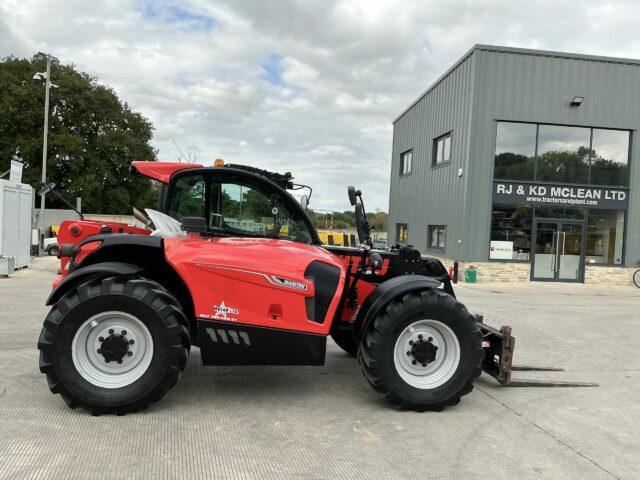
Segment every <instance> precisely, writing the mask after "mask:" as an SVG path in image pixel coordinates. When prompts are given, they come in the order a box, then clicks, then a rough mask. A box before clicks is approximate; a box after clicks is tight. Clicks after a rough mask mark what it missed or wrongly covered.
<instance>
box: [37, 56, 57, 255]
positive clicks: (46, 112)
mask: <svg viewBox="0 0 640 480" xmlns="http://www.w3.org/2000/svg"><path fill="white" fill-rule="evenodd" d="M36 58H38V59H46V61H47V70H46V72H38V73H36V74H35V75H34V76H33V79H34V80H37V81H40V80H42V79H44V80H45V94H44V135H43V138H42V184H43V185H46V183H47V137H48V135H49V90H50V89H51V87H52V86H53V87H54V88H55V87H57V85H53V84H52V83H51V61H52V60H53V61H57V58H55V57H53V56H51V55H50V54H48V53H38V54H37V55H36ZM44 196H45V194H44V193H42V194H41V195H40V221H39V225H38V229H39V238H38V240H39V242H38V245H39V247H40V250H41V249H42V238H43V237H42V235H44Z"/></svg>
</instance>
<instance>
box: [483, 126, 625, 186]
mask: <svg viewBox="0 0 640 480" xmlns="http://www.w3.org/2000/svg"><path fill="white" fill-rule="evenodd" d="M630 137H631V134H630V132H629V131H628V130H607V129H601V128H587V127H570V126H562V125H546V124H535V123H517V122H498V125H497V132H496V152H495V162H494V175H493V176H494V179H496V180H522V181H540V182H556V183H577V184H591V185H603V186H615V187H628V186H629V144H630Z"/></svg>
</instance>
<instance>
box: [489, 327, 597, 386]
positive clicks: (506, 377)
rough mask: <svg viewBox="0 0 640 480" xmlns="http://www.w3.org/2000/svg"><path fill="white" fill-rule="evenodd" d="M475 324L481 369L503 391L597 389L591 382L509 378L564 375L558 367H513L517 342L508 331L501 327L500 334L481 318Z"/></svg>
mask: <svg viewBox="0 0 640 480" xmlns="http://www.w3.org/2000/svg"><path fill="white" fill-rule="evenodd" d="M476 321H477V322H478V323H479V324H480V330H482V348H484V361H483V362H482V369H483V370H484V371H485V372H486V373H488V374H489V375H491V376H492V377H494V378H495V379H496V380H497V381H498V383H500V384H501V385H503V386H505V387H597V386H598V384H597V383H590V382H561V381H556V380H551V381H550V380H531V379H516V380H513V379H512V378H511V372H564V369H563V368H558V367H535V366H529V365H513V351H514V349H515V344H516V339H515V337H513V336H512V335H511V327H509V326H503V327H502V328H501V329H500V330H497V329H495V328H493V327H490V326H488V325H485V324H484V319H483V317H482V315H476Z"/></svg>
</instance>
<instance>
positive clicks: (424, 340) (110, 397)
mask: <svg viewBox="0 0 640 480" xmlns="http://www.w3.org/2000/svg"><path fill="white" fill-rule="evenodd" d="M133 169H134V171H136V172H138V173H140V174H143V175H146V176H148V177H150V178H153V179H155V180H158V181H160V182H162V183H163V184H164V186H163V188H162V195H161V197H162V198H161V207H160V208H161V210H162V211H163V212H164V213H165V214H166V215H163V214H162V213H160V212H154V211H151V210H149V211H147V212H148V213H149V217H150V218H149V217H147V216H143V215H142V214H140V213H138V216H139V217H140V218H141V219H142V220H143V221H144V223H145V224H146V225H148V227H149V228H138V227H132V226H128V225H124V224H119V223H103V222H96V221H90V220H82V221H71V222H63V224H62V225H61V228H60V232H59V235H58V237H59V241H60V258H61V270H62V275H61V276H60V277H58V278H57V279H56V280H55V281H54V288H53V291H52V293H51V295H50V297H49V299H48V300H47V305H50V306H51V310H50V312H49V314H48V315H47V317H46V319H45V321H44V326H43V329H42V332H41V334H40V338H39V340H38V348H39V349H40V370H41V371H42V372H43V373H45V374H46V376H47V381H48V383H49V388H50V389H51V391H52V392H53V393H60V394H61V395H62V397H63V398H64V400H65V401H66V402H67V404H68V405H69V406H70V407H72V408H75V407H77V406H79V407H83V408H84V409H86V410H88V411H89V412H91V413H92V414H96V415H99V414H102V413H116V414H123V413H126V412H129V411H136V410H143V409H145V408H147V406H148V405H149V404H150V403H152V402H155V401H157V400H160V399H161V398H163V397H164V396H165V395H166V394H167V392H168V391H169V389H171V388H172V387H173V386H174V385H175V384H176V382H177V381H178V379H179V377H180V375H181V373H182V371H183V369H184V368H185V366H186V363H187V357H188V354H189V350H190V348H191V346H192V345H194V346H197V347H198V348H199V350H200V355H201V359H202V362H203V364H205V365H323V364H324V360H325V345H326V337H327V336H329V335H331V337H332V338H333V339H334V340H335V342H336V343H337V344H338V345H339V346H340V347H341V348H342V349H344V350H345V351H346V352H348V353H349V354H350V355H352V356H354V357H357V359H358V361H359V363H360V365H361V367H362V371H363V373H364V376H365V378H366V380H367V381H368V382H369V384H370V385H371V386H372V387H373V388H374V389H375V390H376V391H378V392H380V393H381V394H382V395H384V397H385V398H386V400H387V401H389V402H390V403H391V404H393V405H395V406H396V407H398V408H401V409H412V410H418V411H423V410H441V409H442V408H443V407H446V406H449V405H455V404H457V403H458V402H459V401H460V398H461V397H462V396H463V395H466V394H467V393H469V392H470V391H471V390H472V388H473V381H474V379H475V378H476V377H478V376H479V375H480V373H481V370H482V368H484V369H485V371H487V372H488V373H490V374H491V375H493V376H495V377H496V378H497V379H498V381H500V382H501V383H508V382H509V380H510V372H511V358H512V352H513V338H512V337H511V336H510V329H509V331H506V330H504V329H503V330H502V331H497V330H494V329H492V328H490V327H486V326H484V325H483V324H482V323H480V322H478V321H477V319H476V318H475V317H473V316H472V315H471V314H470V313H469V312H468V311H467V309H466V308H465V307H464V306H463V305H462V304H461V303H460V302H458V301H457V300H456V298H455V295H454V292H453V289H452V285H451V282H450V280H449V277H448V275H447V272H446V270H445V268H444V266H443V265H442V263H440V262H439V261H438V260H435V259H428V258H422V257H421V255H420V253H419V252H418V251H416V250H414V249H413V248H411V247H410V246H407V245H401V244H398V245H394V246H393V247H392V248H391V249H390V251H384V252H383V251H374V250H372V248H371V238H370V228H369V223H368V222H367V219H366V214H365V209H364V204H363V201H362V195H361V192H360V191H358V190H356V189H355V188H353V187H349V188H348V195H349V200H350V202H351V204H352V205H353V206H354V208H355V215H356V225H357V232H358V238H359V241H360V244H361V246H360V248H353V247H342V246H323V245H321V244H320V241H319V239H318V235H317V233H316V230H315V228H314V226H313V223H312V222H311V220H310V218H309V216H308V215H307V213H306V211H305V209H304V208H303V207H302V206H301V205H300V204H299V203H298V202H297V201H296V200H295V199H294V197H293V196H292V195H291V194H289V193H288V192H287V189H292V188H293V189H295V188H301V186H295V185H294V184H293V183H292V178H291V175H290V174H286V175H280V174H275V173H270V172H266V171H262V170H257V169H254V168H251V167H244V166H233V165H230V166H218V167H207V168H205V167H202V166H200V165H187V164H175V163H160V162H133ZM307 199H308V197H307ZM507 328H508V327H507Z"/></svg>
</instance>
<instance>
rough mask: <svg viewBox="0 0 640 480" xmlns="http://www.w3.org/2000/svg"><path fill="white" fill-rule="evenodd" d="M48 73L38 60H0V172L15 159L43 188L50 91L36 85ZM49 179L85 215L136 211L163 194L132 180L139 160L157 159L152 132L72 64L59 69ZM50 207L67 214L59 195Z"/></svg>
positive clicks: (27, 178)
mask: <svg viewBox="0 0 640 480" xmlns="http://www.w3.org/2000/svg"><path fill="white" fill-rule="evenodd" d="M45 70H46V63H45V61H44V60H39V59H36V58H35V57H34V58H32V59H30V60H28V59H18V58H14V57H8V58H4V59H2V60H0V171H5V170H6V169H8V168H9V162H10V160H11V158H12V157H13V155H14V154H16V155H17V156H18V157H20V158H21V159H22V161H23V162H24V172H23V181H24V182H26V183H29V184H31V185H32V186H33V187H34V188H36V189H38V188H39V186H40V178H41V165H42V135H43V114H44V96H45V89H44V85H43V84H42V83H38V82H35V81H33V80H32V78H33V75H34V74H35V73H36V72H43V71H45ZM51 70H52V73H51V78H52V81H53V83H54V84H56V85H58V88H51V94H50V111H49V141H48V149H47V150H48V152H47V181H48V182H55V183H56V185H57V187H56V189H57V192H58V193H59V194H60V195H62V196H63V197H65V198H66V199H67V200H69V201H70V202H71V203H75V198H76V197H82V205H83V210H84V211H86V212H91V213H114V214H116V213H131V207H132V206H135V207H137V208H142V207H149V206H153V205H155V200H154V198H155V197H156V196H157V192H158V189H157V187H155V186H153V185H152V184H151V182H150V181H149V180H147V179H145V178H144V177H140V176H132V175H130V174H129V165H130V163H131V161H133V160H155V159H156V151H155V150H154V149H153V147H152V146H151V145H150V143H149V142H150V140H151V137H152V133H153V126H152V125H151V123H150V122H149V120H147V119H146V118H145V117H143V116H142V115H141V114H139V113H137V112H133V111H132V110H131V109H130V108H129V106H128V105H127V104H126V103H122V102H121V101H120V100H119V99H118V97H117V96H116V94H115V92H114V91H113V90H112V89H110V88H108V87H106V86H104V85H100V84H99V83H98V82H97V79H96V78H95V77H92V76H90V75H87V74H86V73H82V72H79V71H78V70H76V68H75V67H74V66H73V65H53V66H52V68H51ZM47 207H52V208H56V207H60V208H65V207H64V205H63V204H62V203H61V202H60V201H59V200H58V199H56V198H55V196H54V195H49V196H47Z"/></svg>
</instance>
